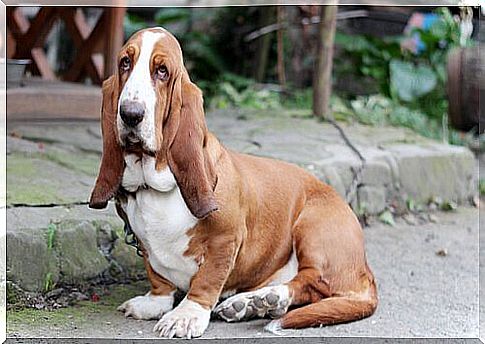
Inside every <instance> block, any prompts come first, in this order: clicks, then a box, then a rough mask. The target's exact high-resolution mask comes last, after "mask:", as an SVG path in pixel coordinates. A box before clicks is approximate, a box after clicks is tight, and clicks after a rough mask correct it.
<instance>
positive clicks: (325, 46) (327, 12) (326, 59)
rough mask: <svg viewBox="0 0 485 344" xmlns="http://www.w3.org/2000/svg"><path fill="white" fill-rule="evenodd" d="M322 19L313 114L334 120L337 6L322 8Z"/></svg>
mask: <svg viewBox="0 0 485 344" xmlns="http://www.w3.org/2000/svg"><path fill="white" fill-rule="evenodd" d="M320 17H321V19H320V23H319V25H318V26H319V27H318V29H319V42H318V50H317V58H316V65H315V71H314V74H313V113H314V115H315V116H317V117H320V118H324V119H333V115H332V113H331V111H330V94H331V92H332V62H333V61H332V60H333V43H334V38H335V26H336V23H337V6H322V8H321V15H320Z"/></svg>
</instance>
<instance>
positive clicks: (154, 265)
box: [90, 27, 377, 338]
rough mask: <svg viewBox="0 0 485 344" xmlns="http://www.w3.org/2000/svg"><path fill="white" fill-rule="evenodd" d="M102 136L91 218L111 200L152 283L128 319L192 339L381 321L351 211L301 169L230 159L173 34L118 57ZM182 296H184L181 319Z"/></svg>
mask: <svg viewBox="0 0 485 344" xmlns="http://www.w3.org/2000/svg"><path fill="white" fill-rule="evenodd" d="M101 127H102V134H103V155H102V161H101V166H100V170H99V175H98V177H97V180H96V184H95V187H94V189H93V192H92V194H91V198H90V207H91V208H98V209H99V208H104V207H106V205H107V202H108V201H109V200H110V199H111V198H115V200H116V204H117V209H118V213H119V215H120V216H121V217H122V218H123V220H124V221H125V222H126V223H127V224H128V225H129V226H130V227H131V228H132V230H133V232H134V234H135V236H136V238H137V240H138V241H139V243H140V244H141V246H142V252H143V257H144V262H145V266H146V271H147V276H148V279H149V282H150V285H151V289H150V291H149V292H148V293H147V294H145V295H142V296H137V297H135V298H132V299H130V300H128V301H126V302H125V303H123V304H122V305H121V306H120V307H119V310H121V311H123V312H124V313H125V315H126V316H132V317H133V318H136V319H159V321H158V323H157V324H156V325H155V328H154V331H156V332H157V333H159V335H160V336H162V337H174V336H175V337H187V338H190V337H198V336H201V335H202V334H203V333H204V331H205V330H206V328H207V326H208V324H209V319H210V315H211V312H214V313H216V314H217V315H218V316H219V317H220V318H222V319H224V320H226V321H229V322H232V321H241V320H246V319H250V318H253V317H265V316H269V317H271V318H273V319H274V320H272V321H271V322H270V323H269V324H268V325H267V329H268V330H270V331H278V330H279V329H285V328H304V327H310V326H318V325H329V324H336V323H341V322H348V321H352V320H357V319H361V318H364V317H367V316H370V315H371V314H373V312H374V310H375V309H376V307H377V292H376V285H375V281H374V277H373V274H372V272H371V270H370V269H369V267H368V264H367V261H366V255H365V251H364V238H363V232H362V229H361V227H360V224H359V221H358V220H357V218H356V216H355V215H354V213H353V212H352V210H351V209H350V207H349V206H348V205H347V204H346V203H345V201H344V200H343V199H342V198H341V197H340V196H339V195H338V194H337V192H336V191H334V189H332V188H331V187H330V186H329V185H326V184H324V183H322V182H321V181H319V180H318V179H317V178H315V177H314V176H313V175H311V174H309V173H307V172H306V171H305V170H303V169H301V168H299V167H297V166H295V165H292V164H290V163H286V162H283V161H278V160H273V159H267V158H261V157H256V156H250V155H245V154H240V153H237V152H234V151H231V150H230V149H227V148H225V147H224V146H223V145H222V144H221V143H220V142H219V141H218V140H217V138H216V137H215V136H214V135H213V134H211V133H210V132H209V131H208V129H207V126H206V123H205V118H204V110H203V99H202V92H201V91H200V90H199V88H197V86H196V85H195V84H194V83H192V82H191V80H190V78H189V75H188V73H187V70H186V69H185V67H184V63H183V57H182V50H181V48H180V45H179V43H178V42H177V40H176V39H175V37H174V36H173V35H172V34H170V33H169V32H168V31H166V30H165V29H163V28H158V27H157V28H151V29H145V30H142V31H139V32H137V33H135V34H134V35H133V36H132V37H131V38H130V39H129V40H128V41H127V43H126V44H125V45H124V47H123V48H122V49H121V51H120V53H119V55H118V69H117V72H116V73H115V74H114V75H113V76H111V77H110V78H109V79H107V80H106V81H105V82H104V84H103V104H102V113H101ZM176 290H180V291H183V292H185V293H186V296H185V298H184V299H183V300H182V301H181V302H180V303H179V304H178V305H177V306H176V307H175V308H174V293H175V291H176ZM224 299H225V300H224ZM220 300H223V301H222V302H220ZM219 302H220V303H219ZM289 309H290V310H289Z"/></svg>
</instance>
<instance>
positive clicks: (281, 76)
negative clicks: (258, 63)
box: [276, 6, 286, 88]
mask: <svg viewBox="0 0 485 344" xmlns="http://www.w3.org/2000/svg"><path fill="white" fill-rule="evenodd" d="M276 11H277V20H278V24H280V26H282V24H283V20H284V13H283V11H284V7H283V6H278V7H277V8H276ZM276 37H277V51H278V62H277V71H278V82H279V83H280V86H281V87H282V88H285V86H286V72H285V59H284V57H285V52H284V46H283V28H282V27H280V28H279V29H278V32H277V34H276Z"/></svg>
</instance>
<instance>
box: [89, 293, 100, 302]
mask: <svg viewBox="0 0 485 344" xmlns="http://www.w3.org/2000/svg"><path fill="white" fill-rule="evenodd" d="M91 301H92V302H98V301H99V295H98V294H96V293H92V294H91Z"/></svg>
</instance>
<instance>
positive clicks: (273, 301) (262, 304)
mask: <svg viewBox="0 0 485 344" xmlns="http://www.w3.org/2000/svg"><path fill="white" fill-rule="evenodd" d="M290 301H291V300H290V298H289V293H288V287H286V286H276V287H265V288H262V289H258V290H256V291H253V292H247V293H241V294H237V295H234V296H232V297H230V298H228V299H227V300H225V301H223V302H222V303H221V304H219V305H218V306H217V307H216V308H215V309H214V312H215V313H216V314H217V315H218V316H219V317H221V318H222V319H224V320H226V321H228V322H233V321H240V320H247V319H250V318H253V317H261V318H262V317H264V316H266V315H269V316H270V317H272V318H277V317H280V316H282V315H283V314H285V313H286V311H287V310H288V306H289V304H290Z"/></svg>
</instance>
